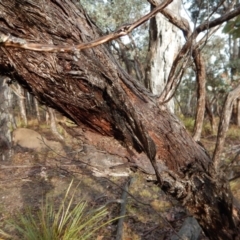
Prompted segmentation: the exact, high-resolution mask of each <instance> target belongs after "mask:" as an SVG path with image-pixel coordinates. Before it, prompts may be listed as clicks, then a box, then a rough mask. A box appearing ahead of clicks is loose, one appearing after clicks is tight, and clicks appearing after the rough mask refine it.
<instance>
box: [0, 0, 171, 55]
mask: <svg viewBox="0 0 240 240" xmlns="http://www.w3.org/2000/svg"><path fill="white" fill-rule="evenodd" d="M172 1H173V0H166V1H165V2H163V3H162V4H160V5H159V6H158V7H156V8H155V9H154V10H153V11H151V12H150V13H148V14H147V15H145V16H143V17H142V18H140V19H139V20H137V21H136V22H134V23H132V24H127V25H123V26H121V27H120V28H118V29H117V30H116V31H115V32H113V33H110V34H108V35H106V36H103V37H99V38H97V39H95V40H93V41H90V42H88V43H81V44H78V45H75V46H64V45H62V46H59V45H57V46H56V45H52V44H38V43H28V42H27V41H26V40H24V39H21V38H17V37H14V36H11V35H6V34H4V33H2V32H0V46H4V47H15V48H21V49H27V50H32V51H37V52H75V51H77V50H83V49H88V48H93V47H96V46H98V45H101V44H103V43H107V42H109V41H111V40H114V39H116V38H119V37H122V36H125V35H127V34H129V33H130V32H132V31H133V30H134V29H135V28H137V27H139V26H140V25H141V24H143V23H144V22H146V21H148V20H149V19H151V18H152V17H154V16H155V15H156V14H157V13H158V12H159V11H161V10H162V9H163V8H165V7H166V6H167V5H168V4H170V3H171V2H172Z"/></svg>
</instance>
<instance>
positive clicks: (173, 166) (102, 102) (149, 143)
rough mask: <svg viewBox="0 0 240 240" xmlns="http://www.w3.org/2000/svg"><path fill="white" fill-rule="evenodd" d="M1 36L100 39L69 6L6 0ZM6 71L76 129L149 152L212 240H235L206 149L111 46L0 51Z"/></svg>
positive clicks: (51, 0) (0, 6) (225, 195)
mask: <svg viewBox="0 0 240 240" xmlns="http://www.w3.org/2000/svg"><path fill="white" fill-rule="evenodd" d="M0 32H2V33H4V34H8V33H10V34H12V35H14V36H16V37H19V38H23V39H26V40H27V41H29V42H36V41H38V42H42V43H45V44H52V43H53V44H60V45H64V44H67V45H74V44H78V43H79V42H87V41H91V40H93V39H95V38H97V37H99V34H100V33H99V31H98V29H97V28H96V27H95V25H94V24H93V23H92V22H91V20H90V19H89V18H88V17H87V15H86V14H85V12H84V11H83V10H82V9H81V8H76V6H75V4H74V3H73V2H72V1H69V0H68V1H67V0H61V1H55V0H42V1H39V2H38V4H36V2H35V1H34V0H25V1H18V0H8V1H5V2H4V3H3V2H0ZM0 69H1V73H2V74H8V75H9V76H10V77H11V78H15V79H16V80H18V81H19V82H20V83H21V84H22V85H24V86H25V87H27V88H28V90H29V91H30V92H32V93H33V94H34V95H35V96H36V97H37V98H38V99H39V100H41V101H43V102H45V103H47V104H48V105H50V106H52V107H54V108H56V109H58V110H60V111H62V112H64V113H65V114H66V115H68V116H69V117H70V118H71V119H72V120H74V121H75V122H76V123H77V124H82V123H83V124H85V125H87V126H89V127H91V128H92V129H93V130H95V131H97V132H99V133H101V134H102V135H108V136H114V137H115V138H116V139H118V140H119V141H121V142H122V143H123V144H124V145H125V146H126V147H128V148H131V147H133V148H134V149H136V150H137V151H138V152H144V153H145V154H146V155H147V156H148V158H149V160H150V161H151V163H152V165H153V167H154V169H155V172H156V175H157V177H158V180H159V184H160V186H161V188H162V189H163V190H164V191H165V192H166V193H167V194H170V195H172V196H173V197H175V198H176V199H178V200H179V201H181V202H182V204H183V205H184V206H185V207H186V208H187V209H188V210H189V212H190V213H191V214H192V215H193V216H194V217H195V218H196V219H197V220H198V222H199V224H200V225H201V227H202V228H203V230H204V232H205V233H206V235H207V236H208V237H209V238H210V239H234V238H236V237H237V234H238V228H237V227H236V225H235V223H234V221H233V216H232V199H231V197H230V196H231V193H230V190H229V185H228V183H227V182H226V180H225V178H221V177H220V176H219V175H215V174H214V172H213V171H212V162H211V160H210V158H209V156H208V154H207V153H206V152H205V150H204V149H203V148H202V147H201V146H200V145H198V144H197V143H196V142H195V141H194V140H193V139H192V137H191V136H189V134H188V133H187V131H186V130H185V128H184V126H183V125H182V124H181V123H180V122H179V120H178V119H177V118H176V117H175V116H174V115H172V114H171V113H170V112H169V111H168V110H167V109H165V107H164V106H160V107H159V105H158V100H157V99H156V98H154V97H153V96H152V95H151V94H150V93H149V92H148V91H147V90H145V89H144V88H143V87H142V86H140V85H139V84H138V83H137V82H136V81H135V80H134V79H132V78H131V77H130V76H129V75H128V74H127V73H126V72H125V71H124V70H123V69H121V67H120V66H119V65H118V63H117V62H116V61H115V60H114V59H113V57H112V56H111V55H110V53H109V51H108V49H107V47H106V46H98V47H96V48H92V49H85V50H83V51H81V52H79V51H75V52H69V53H44V52H43V53H42V52H33V51H29V50H23V49H17V48H3V47H2V48H1V49H0ZM213 177H215V178H213Z"/></svg>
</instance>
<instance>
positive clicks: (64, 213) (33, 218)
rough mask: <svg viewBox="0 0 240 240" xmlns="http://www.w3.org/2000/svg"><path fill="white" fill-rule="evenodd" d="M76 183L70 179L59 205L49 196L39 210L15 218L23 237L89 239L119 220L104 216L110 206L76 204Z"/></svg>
mask: <svg viewBox="0 0 240 240" xmlns="http://www.w3.org/2000/svg"><path fill="white" fill-rule="evenodd" d="M72 184H73V181H72V182H71V183H70V185H69V187H68V189H67V191H66V194H65V197H64V199H63V201H62V202H61V204H60V207H59V208H58V209H56V207H55V206H54V202H53V201H50V200H49V199H48V198H46V201H45V203H43V204H42V206H41V208H40V210H39V211H37V212H35V211H33V210H31V209H30V208H29V209H28V210H27V211H26V213H25V214H24V215H23V214H21V215H20V216H19V217H18V219H14V220H13V221H11V225H12V227H13V228H14V229H15V230H16V232H17V235H18V236H19V239H24V240H59V239H61V240H70V239H71V240H79V239H80V240H85V239H89V238H90V237H92V236H93V234H94V233H95V232H96V231H97V230H99V229H100V228H102V227H103V226H105V225H107V224H108V223H110V222H112V221H114V220H115V219H113V220H110V221H107V222H104V218H106V216H107V214H108V211H107V209H106V207H100V208H97V209H91V210H87V203H86V202H84V201H82V202H79V203H78V204H76V205H75V206H74V204H73V199H74V195H75V191H76V189H75V191H74V193H73V194H72V195H71V196H70V189H71V187H72ZM0 235H2V236H3V237H6V238H11V236H10V235H9V234H7V233H5V232H4V231H0ZM11 239H13V237H12V238H11Z"/></svg>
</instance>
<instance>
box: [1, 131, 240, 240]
mask: <svg viewBox="0 0 240 240" xmlns="http://www.w3.org/2000/svg"><path fill="white" fill-rule="evenodd" d="M37 131H38V132H40V133H41V134H42V135H44V136H45V137H46V138H47V139H49V140H56V139H55V138H54V136H53V135H52V134H51V133H50V131H49V129H44V130H42V129H37ZM74 133H75V136H70V135H69V134H68V136H67V138H66V141H64V144H63V145H64V149H65V152H64V153H62V152H61V153H58V152H57V151H55V150H52V149H48V150H47V151H44V152H36V151H34V150H29V149H23V148H21V147H16V148H14V149H13V152H12V156H11V159H10V160H7V161H1V163H0V164H1V165H0V168H1V171H0V229H3V230H5V231H11V229H9V228H8V225H7V223H6V221H5V220H7V219H9V218H12V217H13V216H14V214H16V213H17V212H19V213H21V212H24V211H25V209H26V208H27V207H29V206H30V207H31V208H33V209H39V207H40V206H41V203H42V202H43V200H44V199H46V197H51V198H53V199H55V201H56V203H57V202H61V199H63V197H64V194H65V192H66V190H67V188H68V186H69V184H70V182H71V180H72V179H74V187H73V188H75V187H77V192H76V194H75V201H76V202H78V201H82V200H86V201H87V202H88V207H89V208H91V207H96V206H102V205H105V204H107V206H108V209H109V215H108V219H112V218H115V217H117V216H119V214H120V204H119V199H121V198H122V194H123V192H124V190H123V189H124V186H125V185H126V183H127V182H128V181H129V180H130V179H131V184H130V186H129V193H130V194H129V195H128V197H127V205H126V210H127V212H126V215H127V216H126V217H125V218H124V228H123V239H124V240H128V239H134V240H135V239H136V240H137V239H150V240H154V239H158V240H160V239H170V237H171V236H172V235H173V234H174V233H175V231H178V230H179V228H180V227H181V225H182V223H183V221H184V219H185V218H186V216H187V213H186V212H185V210H184V209H183V208H182V207H181V206H180V205H179V204H178V203H177V202H176V201H174V200H173V199H170V198H169V197H167V196H166V195H165V194H164V193H163V192H162V191H161V190H160V189H159V188H158V186H157V185H156V184H155V181H154V176H153V175H149V174H146V173H144V171H141V170H136V169H130V167H129V166H125V165H124V163H125V162H126V158H124V150H123V148H122V147H121V146H119V148H118V149H117V150H116V149H115V148H116V147H114V149H112V150H111V147H110V145H111V144H110V142H109V140H106V139H107V138H106V139H105V138H101V137H99V139H100V140H99V139H96V138H94V140H93V138H91V133H89V134H85V133H86V131H85V133H84V134H83V132H82V129H80V130H79V129H78V130H77V129H74ZM86 135H88V136H87V137H86ZM112 141H113V140H112V139H111V142H112ZM93 142H94V146H93V145H92V143H93ZM114 146H116V145H114ZM107 148H108V149H110V150H108V151H105V150H106V149H107ZM119 164H123V167H122V168H116V169H115V168H114V166H115V165H119ZM112 172H114V174H111V173H112ZM112 175H113V176H112ZM237 186H238V185H237ZM238 189H239V188H238V187H236V185H235V186H234V191H235V193H237V194H239V192H238ZM117 223H118V222H117V221H115V222H113V223H112V224H110V225H109V226H107V227H105V228H104V229H101V230H100V231H99V232H97V236H98V237H99V236H101V238H100V237H99V239H106V240H110V239H116V231H117ZM15 239H19V238H18V237H17V236H15ZM93 239H96V238H95V237H94V238H93ZM201 239H206V238H204V237H203V236H202V237H201Z"/></svg>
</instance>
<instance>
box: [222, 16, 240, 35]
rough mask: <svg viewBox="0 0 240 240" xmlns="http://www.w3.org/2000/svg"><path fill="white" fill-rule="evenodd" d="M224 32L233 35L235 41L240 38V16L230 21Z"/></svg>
mask: <svg viewBox="0 0 240 240" xmlns="http://www.w3.org/2000/svg"><path fill="white" fill-rule="evenodd" d="M223 32H224V33H227V34H230V35H232V36H233V38H234V39H237V38H240V16H238V17H236V18H235V19H234V20H231V21H228V22H227V24H226V25H225V27H224V28H223Z"/></svg>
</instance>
